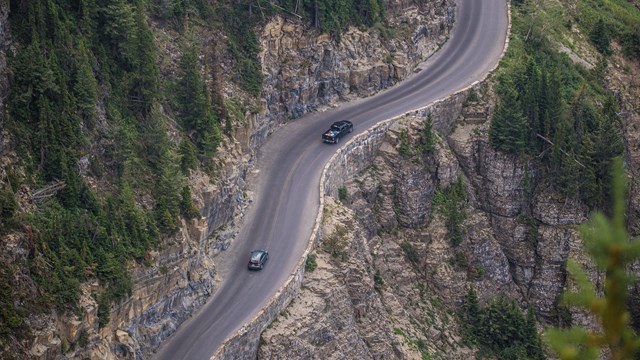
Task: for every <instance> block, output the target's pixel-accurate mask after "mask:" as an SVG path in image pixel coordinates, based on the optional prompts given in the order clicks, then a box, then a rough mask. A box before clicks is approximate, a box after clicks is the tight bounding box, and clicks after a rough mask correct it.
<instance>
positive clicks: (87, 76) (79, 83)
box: [73, 43, 98, 128]
mask: <svg viewBox="0 0 640 360" xmlns="http://www.w3.org/2000/svg"><path fill="white" fill-rule="evenodd" d="M78 62H79V64H78V70H77V73H76V83H75V86H74V88H73V90H74V95H75V99H76V102H77V104H78V108H79V109H80V111H81V113H82V117H83V119H84V120H85V123H86V124H87V125H88V126H89V127H90V128H91V127H92V125H93V118H94V117H95V109H96V102H97V99H98V83H97V82H96V78H95V76H94V75H93V70H92V68H91V64H90V62H89V54H88V50H87V49H86V47H85V46H84V43H81V45H80V56H79V59H78Z"/></svg>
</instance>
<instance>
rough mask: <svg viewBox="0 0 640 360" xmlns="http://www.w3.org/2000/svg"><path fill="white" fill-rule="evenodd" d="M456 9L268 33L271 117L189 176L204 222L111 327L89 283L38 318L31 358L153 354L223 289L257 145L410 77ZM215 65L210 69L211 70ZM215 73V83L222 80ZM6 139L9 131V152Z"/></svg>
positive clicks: (147, 273)
mask: <svg viewBox="0 0 640 360" xmlns="http://www.w3.org/2000/svg"><path fill="white" fill-rule="evenodd" d="M453 4H454V2H453V1H451V0H447V1H444V2H437V3H435V2H431V1H418V2H416V1H395V0H394V1H391V0H390V1H388V3H387V15H388V17H389V20H390V23H389V25H388V26H389V33H390V34H391V33H392V34H393V36H391V37H386V38H385V37H382V36H381V34H380V32H379V31H377V30H373V31H371V32H365V31H363V30H362V29H355V28H353V29H349V31H347V32H346V33H344V34H343V35H342V37H341V40H340V41H339V42H338V41H336V40H335V39H331V38H329V37H328V36H326V35H324V34H319V33H317V32H314V31H313V30H310V29H309V28H308V27H305V26H303V25H302V24H301V23H296V22H291V21H290V20H285V19H283V18H281V17H275V18H274V19H272V20H271V21H269V22H268V23H267V24H266V25H265V27H264V28H263V29H262V30H260V34H261V37H260V38H261V43H262V45H263V52H262V53H261V61H262V64H263V72H264V75H265V82H264V85H263V93H264V94H267V96H266V98H265V100H264V104H263V107H262V112H261V113H259V114H254V115H249V114H248V113H247V114H243V115H247V117H246V120H248V121H247V122H246V124H244V126H242V127H238V128H237V129H235V130H234V131H235V133H234V135H235V139H234V140H227V142H226V143H224V144H223V145H222V146H221V151H220V153H219V154H218V155H217V157H216V171H217V174H218V175H219V179H218V180H217V181H211V179H209V178H208V177H207V176H205V175H203V174H194V175H192V177H191V178H190V179H189V183H190V186H191V192H192V194H193V195H194V196H193V201H194V203H195V205H196V206H197V207H198V209H199V210H200V212H201V213H202V215H203V218H202V219H200V220H197V221H193V222H189V223H183V224H182V225H183V226H182V227H181V230H180V231H179V232H178V233H177V234H175V235H174V236H173V237H171V238H170V239H166V241H164V244H163V245H162V246H161V247H160V248H159V249H158V250H157V251H154V252H151V253H150V254H149V256H148V257H147V259H146V260H147V261H145V265H144V266H141V265H136V264H130V265H129V270H130V272H131V274H132V280H133V282H134V286H133V293H132V295H131V296H130V297H129V298H127V299H126V300H123V301H122V302H121V303H118V304H113V305H112V307H111V311H110V322H109V323H108V324H107V325H106V326H105V327H103V328H102V329H99V328H98V316H97V309H98V305H97V302H96V299H95V298H94V296H92V294H95V293H96V292H97V291H98V289H99V284H97V283H88V284H84V285H83V294H82V296H81V300H80V304H79V305H80V309H81V314H79V315H78V316H73V315H71V316H70V315H68V314H56V313H52V314H48V315H41V316H33V317H31V318H30V319H29V320H28V323H29V325H30V327H31V328H32V330H33V335H34V338H33V342H31V343H30V344H29V345H28V346H27V348H25V349H24V351H23V352H24V353H26V354H28V356H29V357H32V358H35V359H53V358H60V357H67V358H83V357H89V358H100V359H116V358H127V359H133V358H147V357H148V356H149V355H150V354H151V353H152V352H153V351H154V350H155V349H156V348H157V347H158V346H159V345H160V344H161V343H162V342H163V341H164V340H165V339H166V338H167V337H168V336H170V335H171V334H172V333H173V332H174V331H175V329H176V328H177V327H178V325H179V324H180V323H181V322H182V321H184V320H185V319H187V318H188V317H189V316H190V315H191V314H192V313H193V312H194V311H195V310H197V309H198V308H199V307H200V306H202V305H203V304H204V303H205V302H206V300H207V299H208V297H209V296H210V295H211V294H213V293H214V292H215V291H216V282H217V281H218V280H220V279H219V278H217V273H218V272H217V269H216V256H218V255H219V256H224V255H223V254H224V252H223V250H224V249H226V248H227V247H228V246H230V244H231V241H232V239H233V237H234V234H235V224H236V222H237V221H238V220H239V219H240V218H241V217H242V214H243V209H244V207H245V206H246V205H247V203H248V202H249V201H250V199H248V198H247V196H246V194H247V192H246V190H247V184H245V180H246V176H247V172H248V170H249V169H250V164H251V157H252V155H253V154H252V149H253V148H255V147H256V146H258V145H259V144H261V143H262V141H264V139H265V137H266V136H267V135H268V133H269V132H271V131H272V130H273V129H274V128H275V127H277V126H279V125H280V124H282V123H284V122H285V121H287V120H288V119H290V118H295V117H298V116H301V115H302V114H304V113H306V112H308V111H312V110H314V109H316V108H318V107H320V106H327V105H331V104H333V103H335V102H337V101H343V100H347V99H350V98H354V97H359V96H367V95H371V94H373V93H375V92H377V91H379V90H381V89H383V88H385V87H388V86H390V85H392V84H393V83H395V82H397V81H398V80H401V79H403V78H404V77H406V76H407V75H408V74H409V73H410V72H411V71H412V70H413V68H414V67H415V66H416V65H417V64H418V63H420V62H421V61H423V60H425V59H426V58H427V57H428V56H429V55H431V54H432V53H433V52H435V50H436V49H437V48H438V47H439V45H441V44H442V43H443V42H444V41H445V40H446V37H447V35H448V32H449V29H450V26H451V25H452V23H453V12H454V5H453ZM7 14H8V4H7V2H6V0H5V1H3V0H0V39H1V41H2V42H0V107H1V106H2V105H3V103H2V101H3V100H4V97H5V96H6V94H7V92H8V90H9V88H8V81H7V74H6V59H5V50H6V49H7V47H8V46H9V37H8V28H7V21H6V20H7ZM153 27H154V32H155V34H156V41H157V43H158V46H159V48H160V49H161V52H162V53H163V56H162V57H161V58H162V62H161V63H160V71H161V73H162V74H163V75H164V76H168V75H171V74H173V73H175V71H176V64H177V60H178V59H179V53H180V52H179V50H178V46H177V44H178V43H179V42H178V39H179V38H180V34H177V33H174V32H172V31H171V30H170V29H167V28H164V27H163V26H162V25H161V24H153ZM214 39H215V34H211V33H210V32H207V31H206V30H203V33H202V36H201V41H202V47H201V48H202V49H203V50H202V51H203V54H202V55H203V57H202V58H203V59H205V61H209V60H210V59H211V58H212V57H213V56H212V55H213V53H212V52H213V51H219V52H221V53H217V54H215V55H216V56H219V58H220V59H221V62H222V67H223V68H224V66H227V65H228V64H225V62H226V61H229V58H228V56H226V55H225V53H224V50H222V51H220V50H219V49H217V50H216V49H214V48H215V46H213V45H212V44H213V43H215V41H214ZM208 65H209V64H203V66H204V69H205V70H206V69H207V66H208ZM208 76H209V78H208V79H207V82H208V83H209V84H211V82H212V79H211V76H213V75H212V74H209V73H208ZM223 90H224V93H225V95H226V96H227V97H228V98H233V97H235V96H237V95H238V94H239V91H238V89H237V88H235V87H233V86H232V85H230V86H229V87H225V88H224V89H223ZM2 115H4V112H3V113H2ZM0 125H2V116H0ZM3 135H4V134H3V133H0V155H3V154H2V151H3V149H4V146H3V144H4V142H3V139H4V136H3ZM414 206H416V207H420V206H419V204H414ZM422 212H423V213H424V212H425V210H424V209H423V210H422ZM402 221H411V220H409V219H406V220H402ZM13 245H15V246H14V248H15V249H16V251H14V252H12V254H14V255H15V256H19V253H20V251H18V250H20V249H21V246H22V245H24V244H20V241H16V243H15V244H12V246H13ZM220 254H222V255H220ZM387 350H389V349H387Z"/></svg>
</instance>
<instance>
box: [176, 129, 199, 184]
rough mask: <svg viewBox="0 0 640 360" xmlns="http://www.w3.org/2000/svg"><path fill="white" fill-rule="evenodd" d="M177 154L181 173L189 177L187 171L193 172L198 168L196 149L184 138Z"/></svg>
mask: <svg viewBox="0 0 640 360" xmlns="http://www.w3.org/2000/svg"><path fill="white" fill-rule="evenodd" d="M178 153H179V154H180V168H181V169H182V173H184V174H185V175H189V170H194V169H195V168H196V167H197V166H198V159H197V158H196V147H195V146H193V144H192V143H191V140H189V138H188V137H186V136H184V137H183V138H182V141H181V142H180V148H179V149H178Z"/></svg>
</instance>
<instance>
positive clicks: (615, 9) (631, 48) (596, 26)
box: [574, 0, 640, 59]
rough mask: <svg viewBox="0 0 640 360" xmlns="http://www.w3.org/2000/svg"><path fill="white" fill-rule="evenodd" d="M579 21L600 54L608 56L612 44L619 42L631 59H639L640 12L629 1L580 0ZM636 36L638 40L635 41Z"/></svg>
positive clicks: (577, 18)
mask: <svg viewBox="0 0 640 360" xmlns="http://www.w3.org/2000/svg"><path fill="white" fill-rule="evenodd" d="M576 5H577V6H576V13H575V15H574V16H575V20H576V23H578V25H579V26H580V27H581V29H582V31H583V32H584V33H585V34H589V35H590V36H589V37H590V39H591V41H592V42H593V43H594V45H595V47H596V48H597V49H598V51H600V52H602V53H606V52H605V51H603V50H608V46H607V45H608V42H610V41H611V40H613V39H617V40H619V41H620V43H621V44H622V45H623V50H624V53H625V54H626V55H627V56H630V57H635V58H636V59H639V58H640V57H638V55H640V53H639V52H638V51H637V49H638V48H637V47H636V46H637V44H638V41H640V40H638V37H637V36H636V35H637V34H638V31H639V30H638V29H639V27H638V24H639V23H640V11H639V10H638V8H637V7H636V6H635V5H634V3H633V2H629V1H625V0H580V1H578V2H577V3H576ZM634 36H635V39H634Z"/></svg>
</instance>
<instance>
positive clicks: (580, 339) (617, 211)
mask: <svg viewBox="0 0 640 360" xmlns="http://www.w3.org/2000/svg"><path fill="white" fill-rule="evenodd" d="M624 181H625V180H624V171H623V168H622V161H621V159H620V158H618V159H617V160H616V162H615V167H614V176H613V182H614V186H613V193H614V194H613V197H614V201H613V214H612V216H611V218H607V217H606V216H605V215H603V214H602V213H596V214H594V215H593V216H592V218H591V220H590V221H589V222H588V223H586V224H584V225H582V226H581V227H580V235H581V236H582V239H583V241H584V244H585V248H586V250H587V252H588V253H589V255H590V256H591V258H592V259H593V260H594V262H595V263H596V265H597V266H598V269H599V270H600V271H602V272H603V273H605V274H606V279H605V283H604V296H598V294H597V293H596V290H595V287H594V286H593V284H592V283H591V281H590V280H589V278H588V277H587V274H586V273H585V271H584V269H583V268H582V267H581V266H580V265H579V264H578V263H577V262H576V261H574V260H569V261H568V263H567V269H568V271H569V273H570V274H571V277H572V278H573V279H574V281H575V283H576V286H577V291H576V292H567V293H565V294H564V296H563V300H564V301H565V302H566V304H568V305H572V306H577V307H580V308H583V309H585V310H587V311H589V312H590V313H591V314H593V315H594V316H595V317H596V319H597V320H598V322H599V324H600V328H601V330H599V331H596V332H591V331H587V330H586V329H584V328H581V327H572V328H570V329H550V330H548V331H547V333H546V339H547V340H548V342H549V344H550V345H551V347H552V348H553V349H554V351H556V353H557V354H558V355H559V357H560V358H561V359H597V358H598V355H599V354H600V351H601V350H602V349H607V350H608V351H609V354H610V357H611V358H612V359H632V358H633V356H634V354H636V353H637V352H638V349H640V338H639V337H638V336H637V335H636V334H635V333H634V331H633V330H632V328H631V327H630V324H629V319H630V316H629V312H628V310H627V308H626V299H627V296H628V293H627V292H628V288H629V285H630V284H631V281H632V278H631V277H630V276H629V274H627V268H628V266H629V265H630V264H632V263H634V262H636V261H637V260H638V259H640V242H637V241H630V240H629V235H628V233H627V230H626V226H625V221H626V220H625V203H626V195H625V192H626V191H625V185H624Z"/></svg>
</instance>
